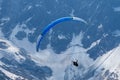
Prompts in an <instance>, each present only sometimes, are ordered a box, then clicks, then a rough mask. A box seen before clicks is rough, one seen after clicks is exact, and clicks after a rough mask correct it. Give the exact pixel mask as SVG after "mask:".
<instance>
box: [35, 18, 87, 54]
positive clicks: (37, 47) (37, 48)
mask: <svg viewBox="0 0 120 80" xmlns="http://www.w3.org/2000/svg"><path fill="white" fill-rule="evenodd" d="M65 21H79V22H83V23H85V24H87V22H86V21H85V20H84V19H81V18H78V17H62V18H59V19H57V20H55V21H53V22H51V23H50V24H48V25H47V26H46V27H45V29H44V30H43V31H42V33H41V34H40V35H39V37H38V40H37V44H36V51H37V52H38V51H39V47H40V43H41V41H42V39H43V37H44V35H45V34H46V33H47V32H48V31H49V30H50V29H51V28H52V27H54V26H55V25H57V24H58V23H61V22H65Z"/></svg>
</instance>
